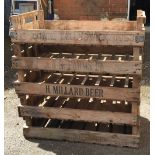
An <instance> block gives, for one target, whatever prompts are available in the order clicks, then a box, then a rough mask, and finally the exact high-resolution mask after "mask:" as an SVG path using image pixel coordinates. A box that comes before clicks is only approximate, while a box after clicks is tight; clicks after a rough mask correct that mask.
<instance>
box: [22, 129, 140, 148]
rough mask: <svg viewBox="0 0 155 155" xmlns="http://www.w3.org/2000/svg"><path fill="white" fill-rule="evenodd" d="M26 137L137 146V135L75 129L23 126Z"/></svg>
mask: <svg viewBox="0 0 155 155" xmlns="http://www.w3.org/2000/svg"><path fill="white" fill-rule="evenodd" d="M23 132H24V136H25V137H27V138H42V139H54V140H68V141H74V142H85V143H96V144H104V145H108V144H110V145H115V146H129V147H134V148H137V147H138V145H139V135H127V134H116V133H107V132H106V133H104V132H97V131H96V132H95V131H87V130H76V129H60V128H37V127H24V129H23Z"/></svg>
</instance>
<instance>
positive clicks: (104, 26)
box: [45, 20, 137, 31]
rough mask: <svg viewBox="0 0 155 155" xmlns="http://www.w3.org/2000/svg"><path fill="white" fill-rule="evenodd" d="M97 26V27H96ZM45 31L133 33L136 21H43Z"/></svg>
mask: <svg viewBox="0 0 155 155" xmlns="http://www.w3.org/2000/svg"><path fill="white" fill-rule="evenodd" d="M96 25H97V26H96ZM45 27H46V29H51V30H83V31H87V30H89V31H99V30H112V31H114V30H116V31H134V30H136V29H137V21H104V22H103V21H100V20H98V21H88V20H84V21H80V20H53V21H50V20H45Z"/></svg>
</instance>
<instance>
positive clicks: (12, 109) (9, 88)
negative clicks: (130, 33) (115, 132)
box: [4, 28, 150, 155]
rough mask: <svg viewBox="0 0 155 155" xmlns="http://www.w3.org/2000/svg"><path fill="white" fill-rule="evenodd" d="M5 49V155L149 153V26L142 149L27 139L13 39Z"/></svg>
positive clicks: (123, 154)
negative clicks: (20, 111)
mask: <svg viewBox="0 0 155 155" xmlns="http://www.w3.org/2000/svg"><path fill="white" fill-rule="evenodd" d="M5 40H6V44H5V46H6V48H5V83H4V86H5V96H4V107H5V108H4V110H5V116H4V117H5V147H4V148H5V155H149V154H150V152H149V151H150V150H149V148H150V144H149V139H150V137H149V136H150V128H149V127H150V122H149V120H150V118H149V107H150V106H149V60H150V57H149V51H150V47H149V42H150V40H149V28H147V33H146V42H145V48H144V62H143V80H142V87H141V108H140V113H141V144H140V148H139V149H132V148H120V147H111V146H103V145H95V144H84V143H72V142H64V141H52V140H50V141H49V140H36V139H31V140H26V139H24V137H23V135H22V126H23V124H24V121H23V120H22V118H19V117H18V113H17V105H18V104H19V99H18V98H17V95H16V94H15V91H14V88H13V85H12V82H13V81H14V80H15V79H16V77H15V74H14V71H12V70H11V69H10V64H11V60H10V59H9V58H10V55H11V53H10V51H9V41H8V39H5Z"/></svg>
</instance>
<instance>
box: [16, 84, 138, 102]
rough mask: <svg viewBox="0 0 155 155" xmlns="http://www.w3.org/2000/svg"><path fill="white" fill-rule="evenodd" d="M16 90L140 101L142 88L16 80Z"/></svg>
mask: <svg viewBox="0 0 155 155" xmlns="http://www.w3.org/2000/svg"><path fill="white" fill-rule="evenodd" d="M15 90H16V93H17V94H34V95H49V96H65V97H84V98H100V99H115V100H127V101H139V98H140V97H139V91H140V90H139V89H137V88H113V87H111V88H110V87H101V86H81V85H67V84H48V83H47V84H46V83H42V84H38V83H28V82H15ZM120 92H121V93H120Z"/></svg>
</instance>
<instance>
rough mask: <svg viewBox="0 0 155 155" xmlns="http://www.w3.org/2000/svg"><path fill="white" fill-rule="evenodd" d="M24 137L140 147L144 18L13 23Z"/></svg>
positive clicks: (37, 16) (35, 15) (29, 17)
mask: <svg viewBox="0 0 155 155" xmlns="http://www.w3.org/2000/svg"><path fill="white" fill-rule="evenodd" d="M10 21H11V23H12V28H10V37H11V40H12V45H11V46H12V49H13V51H14V56H13V57H12V67H13V69H16V70H17V74H18V80H17V81H15V90H16V93H17V94H18V97H19V99H20V103H21V105H19V106H18V110H19V116H20V117H23V119H24V120H25V122H26V125H25V126H24V129H23V133H24V136H25V137H34V138H45V139H55V140H69V141H74V142H87V143H98V144H108V145H117V146H129V147H138V145H139V139H140V134H139V125H140V123H139V117H140V116H139V106H140V80H141V74H142V51H143V46H144V40H145V29H144V22H145V13H144V12H143V11H137V20H136V21H88V20H83V21H82V20H81V21H80V20H74V21H73V20H53V21H46V20H44V14H43V11H33V12H29V13H24V14H21V15H18V16H12V17H11V18H10Z"/></svg>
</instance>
